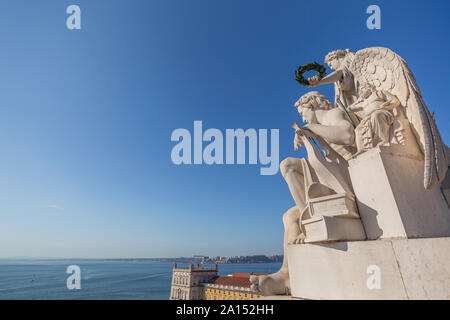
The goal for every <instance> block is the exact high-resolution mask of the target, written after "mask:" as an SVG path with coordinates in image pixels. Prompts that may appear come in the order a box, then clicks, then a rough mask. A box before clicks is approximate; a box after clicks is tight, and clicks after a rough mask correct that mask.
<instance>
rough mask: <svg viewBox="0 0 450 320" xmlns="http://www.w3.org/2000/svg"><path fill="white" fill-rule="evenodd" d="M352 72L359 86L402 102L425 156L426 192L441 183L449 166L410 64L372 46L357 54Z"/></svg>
mask: <svg viewBox="0 0 450 320" xmlns="http://www.w3.org/2000/svg"><path fill="white" fill-rule="evenodd" d="M350 70H351V72H352V73H353V75H354V77H355V83H356V86H357V87H358V86H360V85H361V84H362V83H365V82H369V83H371V84H373V85H374V86H375V87H376V88H377V89H378V90H385V91H387V92H389V93H391V94H393V95H395V96H396V97H397V98H398V99H399V100H400V102H401V104H402V106H403V107H404V110H405V113H406V115H407V117H408V120H409V122H410V124H411V127H412V131H413V133H414V135H415V137H416V140H417V142H418V144H419V147H420V148H421V151H422V152H423V155H424V160H425V161H424V162H425V164H424V187H425V189H431V188H432V187H433V186H435V185H436V183H437V182H438V181H442V180H443V179H444V178H445V173H446V171H447V167H448V162H447V156H446V152H445V146H444V143H443V142H442V138H441V136H440V133H439V130H438V128H437V127H436V124H435V122H434V119H433V117H432V116H431V114H430V111H429V110H428V108H427V106H426V105H425V102H424V101H423V99H422V93H421V92H420V89H419V87H418V86H417V83H416V79H415V78H414V75H413V74H412V72H411V70H410V69H409V67H408V65H407V63H406V62H405V61H404V60H403V59H402V58H401V57H400V56H399V55H397V54H396V53H395V52H393V51H392V50H390V49H387V48H382V47H373V48H366V49H363V50H360V51H358V52H357V53H356V54H355V57H354V59H353V62H352V64H351V66H350Z"/></svg>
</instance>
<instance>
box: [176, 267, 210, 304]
mask: <svg viewBox="0 0 450 320" xmlns="http://www.w3.org/2000/svg"><path fill="white" fill-rule="evenodd" d="M216 277H217V265H216V266H215V267H214V268H202V267H201V265H200V264H198V265H197V266H196V267H194V265H193V264H190V265H189V267H188V268H177V265H176V264H174V266H173V271H172V287H171V290H170V300H202V299H203V290H202V289H203V287H202V284H204V283H208V282H210V281H212V280H213V279H214V278H216Z"/></svg>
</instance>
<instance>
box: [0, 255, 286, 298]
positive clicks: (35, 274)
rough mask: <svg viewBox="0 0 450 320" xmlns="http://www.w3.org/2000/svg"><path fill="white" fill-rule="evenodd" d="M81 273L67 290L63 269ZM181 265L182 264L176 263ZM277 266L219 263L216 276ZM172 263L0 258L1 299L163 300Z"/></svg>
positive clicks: (167, 290)
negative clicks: (74, 267)
mask: <svg viewBox="0 0 450 320" xmlns="http://www.w3.org/2000/svg"><path fill="white" fill-rule="evenodd" d="M70 265H77V266H79V267H80V270H81V288H80V289H79V290H76V289H74V290H69V289H68V288H67V284H66V282H67V278H68V277H69V276H70V274H67V273H66V270H67V267H68V266H70ZM180 266H183V264H180ZM280 266H281V263H254V264H253V263H249V264H220V265H219V275H228V274H233V273H235V272H243V273H250V272H255V273H272V272H276V271H277V270H278V269H279V268H280ZM172 268H173V264H172V263H163V262H157V261H150V260H87V259H86V260H72V259H61V260H56V259H45V260H39V259H24V260H12V259H4V260H0V299H1V300H10V299H27V300H28V299H44V300H45V299H52V300H53V299H106V300H113V299H138V300H146V299H149V300H153V299H158V300H167V299H169V295H170V283H171V280H172Z"/></svg>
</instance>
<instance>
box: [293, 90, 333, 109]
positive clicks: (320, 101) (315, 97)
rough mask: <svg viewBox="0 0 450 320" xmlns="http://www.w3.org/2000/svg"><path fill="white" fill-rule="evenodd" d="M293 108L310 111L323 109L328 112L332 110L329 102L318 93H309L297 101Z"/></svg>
mask: <svg viewBox="0 0 450 320" xmlns="http://www.w3.org/2000/svg"><path fill="white" fill-rule="evenodd" d="M294 106H295V108H296V109H298V108H310V109H312V110H317V109H324V110H329V109H331V108H333V105H332V104H331V102H330V100H328V99H327V98H326V97H325V96H324V95H323V94H321V93H320V92H318V91H311V92H308V93H307V94H304V95H303V96H301V97H300V99H298V101H297V102H296V103H295V105H294Z"/></svg>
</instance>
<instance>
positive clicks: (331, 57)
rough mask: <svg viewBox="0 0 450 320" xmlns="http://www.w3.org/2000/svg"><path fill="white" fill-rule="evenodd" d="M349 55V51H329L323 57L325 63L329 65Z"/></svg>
mask: <svg viewBox="0 0 450 320" xmlns="http://www.w3.org/2000/svg"><path fill="white" fill-rule="evenodd" d="M349 53H351V51H350V49H345V50H334V51H331V52H329V53H328V54H327V55H326V56H325V63H326V64H329V62H330V61H333V60H335V59H340V58H344V57H345V56H346V55H347V54H349Z"/></svg>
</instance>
